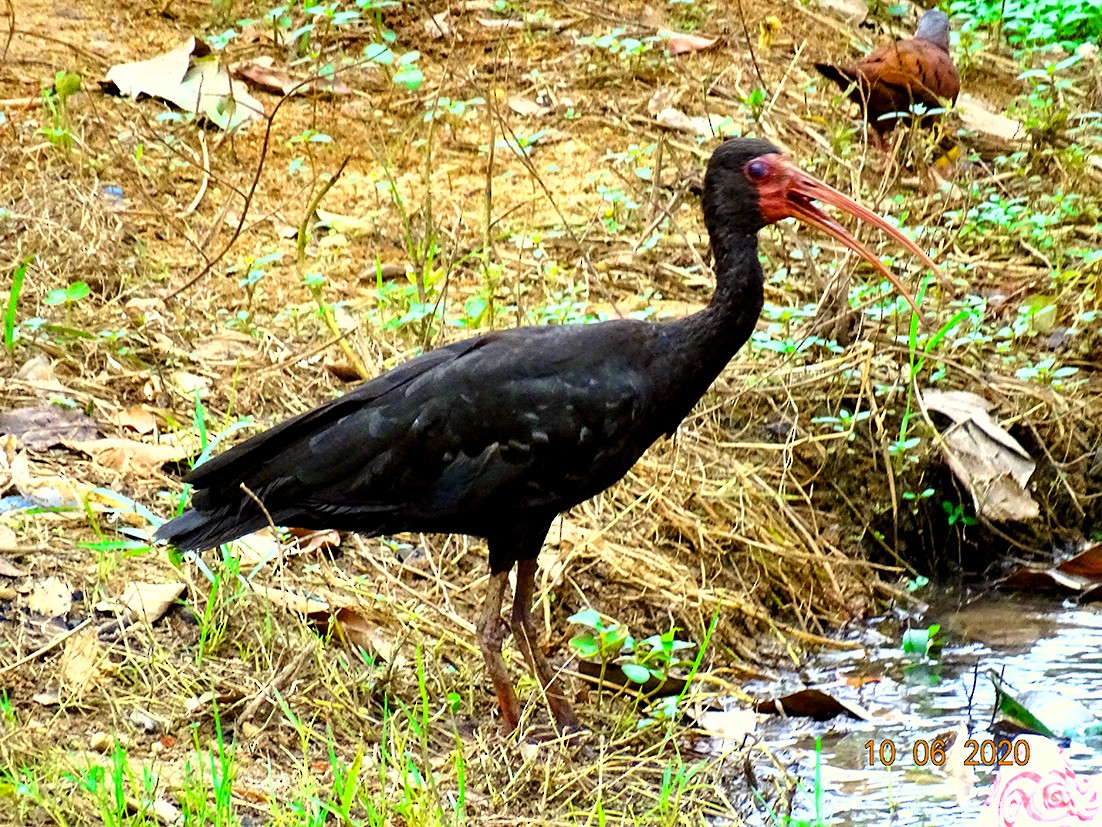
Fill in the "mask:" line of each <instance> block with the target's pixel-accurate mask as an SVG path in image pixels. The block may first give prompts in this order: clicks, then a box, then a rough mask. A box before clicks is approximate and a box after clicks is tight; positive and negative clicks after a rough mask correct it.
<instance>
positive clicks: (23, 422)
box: [0, 405, 99, 451]
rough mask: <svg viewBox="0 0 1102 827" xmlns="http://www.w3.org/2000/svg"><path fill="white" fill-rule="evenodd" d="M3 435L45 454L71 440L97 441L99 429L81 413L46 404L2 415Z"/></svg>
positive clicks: (0, 428)
mask: <svg viewBox="0 0 1102 827" xmlns="http://www.w3.org/2000/svg"><path fill="white" fill-rule="evenodd" d="M0 434H10V435H12V436H14V437H16V438H18V439H19V441H20V442H21V443H22V444H23V446H24V447H26V448H29V449H31V450H32V451H45V450H46V449H47V448H50V447H52V446H54V445H58V444H60V443H62V442H64V441H65V440H67V439H95V438H96V437H97V436H99V426H98V425H96V423H95V421H94V420H92V419H90V418H89V417H88V416H86V415H85V414H84V413H83V412H81V411H77V410H73V409H72V408H63V407H61V406H60V405H43V406H41V407H35V408H16V409H15V410H12V411H6V412H4V413H0Z"/></svg>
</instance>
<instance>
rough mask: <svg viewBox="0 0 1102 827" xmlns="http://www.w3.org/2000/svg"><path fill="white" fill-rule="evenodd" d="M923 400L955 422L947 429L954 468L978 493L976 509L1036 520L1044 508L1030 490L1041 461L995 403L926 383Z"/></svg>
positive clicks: (1001, 518)
mask: <svg viewBox="0 0 1102 827" xmlns="http://www.w3.org/2000/svg"><path fill="white" fill-rule="evenodd" d="M922 402H923V404H924V405H925V406H926V408H927V409H928V410H930V411H936V412H938V413H941V414H944V415H945V416H947V417H949V419H951V420H952V422H953V424H952V425H951V426H950V427H948V428H947V429H945V430H944V431H943V432H942V440H941V443H940V445H941V450H942V453H943V454H944V455H945V458H946V461H947V462H948V463H949V467H950V468H951V469H952V471H953V473H954V474H955V475H956V477H957V479H959V480H960V481H961V482H962V483H963V484H964V485H965V487H966V488H968V490H969V491H970V492H971V494H972V500H973V502H974V504H975V508H976V513H977V514H980V515H982V516H983V517H986V518H987V519H989V520H992V521H994V522H1023V521H1026V520H1032V519H1035V518H1036V517H1037V516H1038V515H1039V514H1040V507H1039V506H1038V505H1037V502H1036V501H1035V500H1034V499H1033V497H1032V496H1031V495H1030V494H1029V492H1028V491H1027V490H1026V485H1027V484H1028V483H1029V478H1030V477H1031V476H1032V474H1033V470H1034V469H1035V468H1036V463H1034V461H1033V459H1032V458H1031V457H1030V456H1029V454H1028V453H1027V452H1026V450H1025V449H1024V448H1023V447H1022V446H1021V445H1019V444H1018V441H1017V440H1016V439H1014V437H1012V436H1011V435H1010V434H1009V433H1007V432H1006V430H1005V429H1003V428H1002V427H1001V426H1000V425H999V424H998V423H997V422H996V421H995V420H994V419H993V418H992V417H991V414H990V413H989V411H991V410H993V408H994V405H992V404H991V403H990V402H988V401H987V400H986V399H984V398H983V397H982V396H978V395H976V394H974V393H970V392H968V391H937V390H932V389H930V388H926V389H925V390H923V391H922Z"/></svg>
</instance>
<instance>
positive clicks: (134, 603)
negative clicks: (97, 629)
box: [96, 582, 185, 624]
mask: <svg viewBox="0 0 1102 827" xmlns="http://www.w3.org/2000/svg"><path fill="white" fill-rule="evenodd" d="M184 588H185V586H184V584H183V583H141V582H135V583H128V584H127V585H126V588H125V589H123V592H122V594H121V595H119V597H118V598H116V599H114V600H105V601H103V602H101V603H99V604H98V605H97V606H96V611H100V612H116V613H118V614H121V615H123V616H124V617H126V618H127V619H128V620H131V621H135V620H144V621H145V622H146V623H151V624H152V623H156V622H157V621H158V620H160V619H161V618H162V617H164V614H165V612H167V611H168V610H169V608H171V607H172V604H173V603H175V602H176V601H177V600H179V599H180V595H182V594H183V593H184Z"/></svg>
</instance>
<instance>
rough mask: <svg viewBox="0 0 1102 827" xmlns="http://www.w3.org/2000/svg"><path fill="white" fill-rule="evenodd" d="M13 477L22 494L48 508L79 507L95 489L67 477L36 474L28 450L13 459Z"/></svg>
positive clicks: (13, 482)
mask: <svg viewBox="0 0 1102 827" xmlns="http://www.w3.org/2000/svg"><path fill="white" fill-rule="evenodd" d="M11 479H12V484H13V485H15V489H16V490H17V491H18V492H19V493H20V494H22V495H23V496H24V497H25V498H27V499H28V500H31V501H32V502H34V503H35V504H36V505H40V506H45V507H46V508H58V509H65V508H75V507H79V506H80V504H81V503H83V502H84V501H85V499H86V498H87V497H88V496H89V495H90V494H91V492H92V491H93V490H94V488H93V487H92V486H90V485H87V484H85V483H81V482H77V481H75V480H70V479H66V478H65V477H58V476H43V477H40V476H35V475H34V474H33V473H32V471H31V462H30V458H29V457H28V456H27V452H26V451H20V452H19V453H18V454H16V456H15V459H14V460H12V463H11ZM81 519H84V517H83V516H82V517H81Z"/></svg>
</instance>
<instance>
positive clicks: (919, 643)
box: [902, 623, 941, 657]
mask: <svg viewBox="0 0 1102 827" xmlns="http://www.w3.org/2000/svg"><path fill="white" fill-rule="evenodd" d="M940 631H941V626H939V625H938V624H936V623H934V624H931V625H930V626H929V627H928V628H926V629H907V630H906V631H905V632H904V633H903V640H902V647H903V652H904V654H907V655H918V656H920V657H926V656H928V655H929V654H930V652H931V650H933V649H934V648H935V647H938V646H940V645H941V643H940V641H938V640H937V633H938V632H940Z"/></svg>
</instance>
